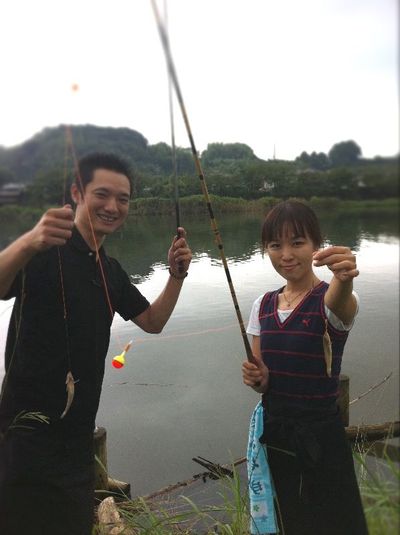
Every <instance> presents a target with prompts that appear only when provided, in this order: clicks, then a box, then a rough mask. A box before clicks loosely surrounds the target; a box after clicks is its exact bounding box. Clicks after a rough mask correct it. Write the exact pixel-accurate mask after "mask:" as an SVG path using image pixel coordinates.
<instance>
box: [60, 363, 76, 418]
mask: <svg viewBox="0 0 400 535" xmlns="http://www.w3.org/2000/svg"><path fill="white" fill-rule="evenodd" d="M65 384H66V385H67V388H66V391H67V404H66V406H65V409H64V412H63V413H62V415H61V416H60V418H64V416H65V415H66V414H67V412H68V411H69V408H70V407H71V405H72V401H73V399H74V394H75V380H74V376H73V375H72V372H68V373H67V378H66V379H65Z"/></svg>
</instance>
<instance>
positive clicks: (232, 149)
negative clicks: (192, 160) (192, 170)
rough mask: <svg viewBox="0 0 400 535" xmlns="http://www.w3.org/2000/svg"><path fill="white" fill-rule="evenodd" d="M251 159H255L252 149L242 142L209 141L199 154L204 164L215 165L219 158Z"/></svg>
mask: <svg viewBox="0 0 400 535" xmlns="http://www.w3.org/2000/svg"><path fill="white" fill-rule="evenodd" d="M253 159H255V156H254V152H253V150H252V149H251V148H250V147H249V146H248V145H245V144H244V143H209V144H208V145H207V149H206V150H205V151H203V153H202V155H201V160H202V162H203V163H204V165H215V164H216V163H218V162H220V161H221V160H253Z"/></svg>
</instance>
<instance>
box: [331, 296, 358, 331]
mask: <svg viewBox="0 0 400 535" xmlns="http://www.w3.org/2000/svg"><path fill="white" fill-rule="evenodd" d="M353 295H354V297H355V298H356V301H357V309H356V313H355V314H354V318H353V321H352V322H351V323H349V324H344V323H343V321H342V320H340V319H339V318H338V317H337V316H336V314H334V313H333V312H332V310H329V308H328V307H327V306H326V305H325V314H326V317H327V318H328V321H329V323H330V324H331V325H332V326H333V327H335V329H337V330H338V331H350V330H351V328H352V327H353V325H354V321H355V319H356V316H357V314H358V310H359V308H360V298H359V297H358V295H357V293H356V292H355V291H353Z"/></svg>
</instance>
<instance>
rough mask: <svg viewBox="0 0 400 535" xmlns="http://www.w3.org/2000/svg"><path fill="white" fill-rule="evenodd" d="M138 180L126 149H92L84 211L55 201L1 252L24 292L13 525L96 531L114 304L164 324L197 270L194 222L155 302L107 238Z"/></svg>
mask: <svg viewBox="0 0 400 535" xmlns="http://www.w3.org/2000/svg"><path fill="white" fill-rule="evenodd" d="M131 190H132V184H131V177H130V172H129V169H128V167H127V166H126V164H125V163H124V162H123V161H122V160H121V159H120V158H118V157H116V156H114V155H111V154H97V153H96V154H89V155H88V156H86V157H84V158H82V160H81V161H80V162H79V172H77V177H76V182H75V183H74V184H73V185H72V187H71V196H72V199H73V201H74V203H75V204H76V210H75V214H74V212H73V210H72V208H71V206H70V205H65V206H64V207H62V208H52V209H50V210H48V211H47V212H46V213H45V214H44V215H43V216H42V218H41V219H40V221H39V222H38V223H37V224H36V226H35V227H33V229H32V230H30V231H29V232H27V233H26V234H24V235H23V236H21V237H19V238H18V239H17V240H16V241H14V242H13V243H12V244H11V245H10V246H8V247H7V248H6V249H4V250H3V251H2V252H0V298H1V299H9V298H12V297H14V298H15V304H14V309H13V314H12V317H11V321H10V326H9V332H8V338H7V345H6V377H5V379H4V382H3V387H2V394H1V398H0V533H2V534H3V533H4V535H6V534H7V535H23V534H25V533H29V534H30V535H36V534H37V535H64V534H65V535H67V534H68V535H90V534H91V531H92V520H93V512H94V492H93V467H94V455H93V430H94V425H95V417H96V413H97V409H98V404H99V398H100V392H101V385H102V380H103V375H104V361H105V357H106V354H107V350H108V345H109V336H110V326H111V323H112V318H113V314H114V311H116V312H118V313H119V314H120V315H121V316H122V317H123V318H124V319H125V320H132V321H133V322H134V323H136V325H138V326H139V327H140V328H141V329H143V330H144V331H146V332H149V333H159V332H161V330H162V329H163V327H164V325H165V324H166V323H167V321H168V319H169V317H170V315H171V313H172V311H173V309H174V307H175V304H176V302H177V299H178V296H179V293H180V291H181V288H182V283H183V281H184V278H185V276H186V275H187V269H188V267H189V264H190V261H191V256H192V255H191V251H190V249H189V247H188V245H187V243H186V239H185V231H184V229H180V233H179V234H180V235H181V237H178V238H175V239H174V240H173V242H172V245H171V247H170V249H169V251H168V263H169V278H168V281H167V283H166V286H165V288H164V290H163V291H162V292H161V294H160V295H159V296H158V297H157V299H156V300H155V301H154V302H153V303H151V304H150V303H149V302H148V301H147V299H146V298H145V297H144V296H143V295H142V294H141V293H140V292H139V291H138V290H137V288H135V287H134V286H133V285H132V284H131V283H130V280H129V277H128V275H127V274H126V273H125V271H123V269H122V268H121V266H120V264H119V263H118V262H117V261H116V260H115V259H113V258H110V257H108V256H107V255H106V253H105V250H104V248H103V242H104V239H105V238H106V236H107V235H108V234H111V233H113V232H114V231H116V230H117V229H118V228H119V227H120V226H121V225H122V224H123V223H124V221H125V219H126V217H127V215H128V210H129V200H130V197H131V192H132V191H131ZM66 383H67V390H68V391H69V392H68V393H67V391H66ZM73 391H74V392H73ZM71 400H72V403H71ZM69 405H70V406H69Z"/></svg>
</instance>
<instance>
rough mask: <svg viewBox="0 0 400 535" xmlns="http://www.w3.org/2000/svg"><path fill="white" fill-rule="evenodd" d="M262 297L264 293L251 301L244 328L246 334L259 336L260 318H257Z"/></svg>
mask: <svg viewBox="0 0 400 535" xmlns="http://www.w3.org/2000/svg"><path fill="white" fill-rule="evenodd" d="M263 297H264V294H263V295H260V297H258V298H257V299H256V300H255V301H254V303H253V306H252V308H251V312H250V317H249V323H248V324H247V329H246V332H247V334H252V335H253V336H260V330H261V327H260V320H259V319H258V314H259V312H260V305H261V301H262V298H263Z"/></svg>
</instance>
